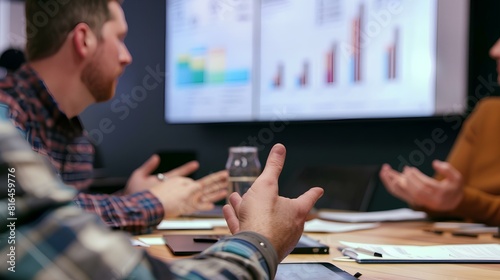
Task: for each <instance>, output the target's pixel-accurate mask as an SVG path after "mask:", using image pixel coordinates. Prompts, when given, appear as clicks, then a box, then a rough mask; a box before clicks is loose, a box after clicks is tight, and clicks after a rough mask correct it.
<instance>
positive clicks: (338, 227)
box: [304, 219, 379, 232]
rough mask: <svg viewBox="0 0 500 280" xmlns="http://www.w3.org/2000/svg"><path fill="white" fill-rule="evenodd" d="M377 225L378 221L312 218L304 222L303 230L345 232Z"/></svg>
mask: <svg viewBox="0 0 500 280" xmlns="http://www.w3.org/2000/svg"><path fill="white" fill-rule="evenodd" d="M378 226H379V224H378V223H359V224H353V223H349V224H346V223H336V222H329V221H323V220H320V219H314V220H310V221H307V222H306V224H305V226H304V232H347V231H355V230H363V229H370V228H376V227H378Z"/></svg>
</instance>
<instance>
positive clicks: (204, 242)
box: [163, 234, 330, 256]
mask: <svg viewBox="0 0 500 280" xmlns="http://www.w3.org/2000/svg"><path fill="white" fill-rule="evenodd" d="M225 236H226V235H213V234H202V235H200V234H197V235H192V234H165V235H163V240H164V241H165V244H166V245H167V247H168V248H169V249H170V251H171V252H172V254H173V255H174V256H189V255H194V254H198V253H201V252H202V251H203V250H205V249H207V248H208V247H210V246H212V245H213V244H214V243H216V242H217V241H219V239H221V238H224V237H225ZM329 253H330V247H328V245H326V244H322V243H320V242H319V241H317V240H315V239H313V238H310V237H308V236H306V235H302V236H301V238H300V240H299V242H298V243H297V245H296V246H295V248H294V249H293V251H292V252H291V254H329Z"/></svg>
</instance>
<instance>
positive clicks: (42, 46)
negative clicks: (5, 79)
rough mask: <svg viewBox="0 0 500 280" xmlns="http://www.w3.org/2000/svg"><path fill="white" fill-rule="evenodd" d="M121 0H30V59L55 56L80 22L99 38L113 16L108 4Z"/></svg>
mask: <svg viewBox="0 0 500 280" xmlns="http://www.w3.org/2000/svg"><path fill="white" fill-rule="evenodd" d="M112 1H116V2H118V3H120V4H121V2H122V1H119V0H26V6H25V12H26V37H27V43H26V56H27V58H28V60H30V61H34V60H39V59H43V58H47V57H49V56H51V55H53V54H55V53H56V52H57V51H58V50H59V49H60V48H61V46H62V45H63V43H64V41H65V40H66V37H67V36H68V34H69V33H70V32H71V31H72V30H73V28H75V26H76V25H77V24H78V23H81V22H83V23H86V24H87V25H88V26H89V27H90V29H91V30H92V31H93V32H94V33H95V34H96V35H97V36H98V37H99V36H100V35H101V29H102V26H103V25H104V23H105V22H107V21H108V20H110V18H111V15H110V11H109V8H108V2H112Z"/></svg>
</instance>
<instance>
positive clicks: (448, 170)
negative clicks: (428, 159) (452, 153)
mask: <svg viewBox="0 0 500 280" xmlns="http://www.w3.org/2000/svg"><path fill="white" fill-rule="evenodd" d="M432 166H433V167H434V170H436V172H437V173H439V174H440V175H442V176H443V177H444V178H446V179H448V180H451V181H459V180H461V178H462V175H461V174H460V172H458V170H456V169H455V168H454V167H453V166H452V165H451V164H449V163H448V162H444V161H440V160H435V161H433V162H432Z"/></svg>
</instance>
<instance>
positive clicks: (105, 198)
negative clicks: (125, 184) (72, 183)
mask: <svg viewBox="0 0 500 280" xmlns="http://www.w3.org/2000/svg"><path fill="white" fill-rule="evenodd" d="M74 202H75V203H76V204H77V205H78V206H79V207H80V208H82V209H83V210H85V211H86V212H90V213H95V214H97V215H98V216H99V217H101V219H102V220H103V221H104V223H106V224H107V225H109V226H110V227H112V228H118V229H121V230H125V231H128V232H130V233H132V234H144V233H150V232H151V231H152V230H153V228H154V227H156V226H157V225H158V224H159V223H160V222H161V220H162V219H163V217H164V210H163V206H162V204H161V202H160V201H159V200H158V198H156V197H155V196H154V195H153V194H152V193H151V192H149V191H144V192H140V193H135V194H131V195H123V196H117V195H107V194H87V193H79V194H78V195H77V196H76V197H75V199H74Z"/></svg>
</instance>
